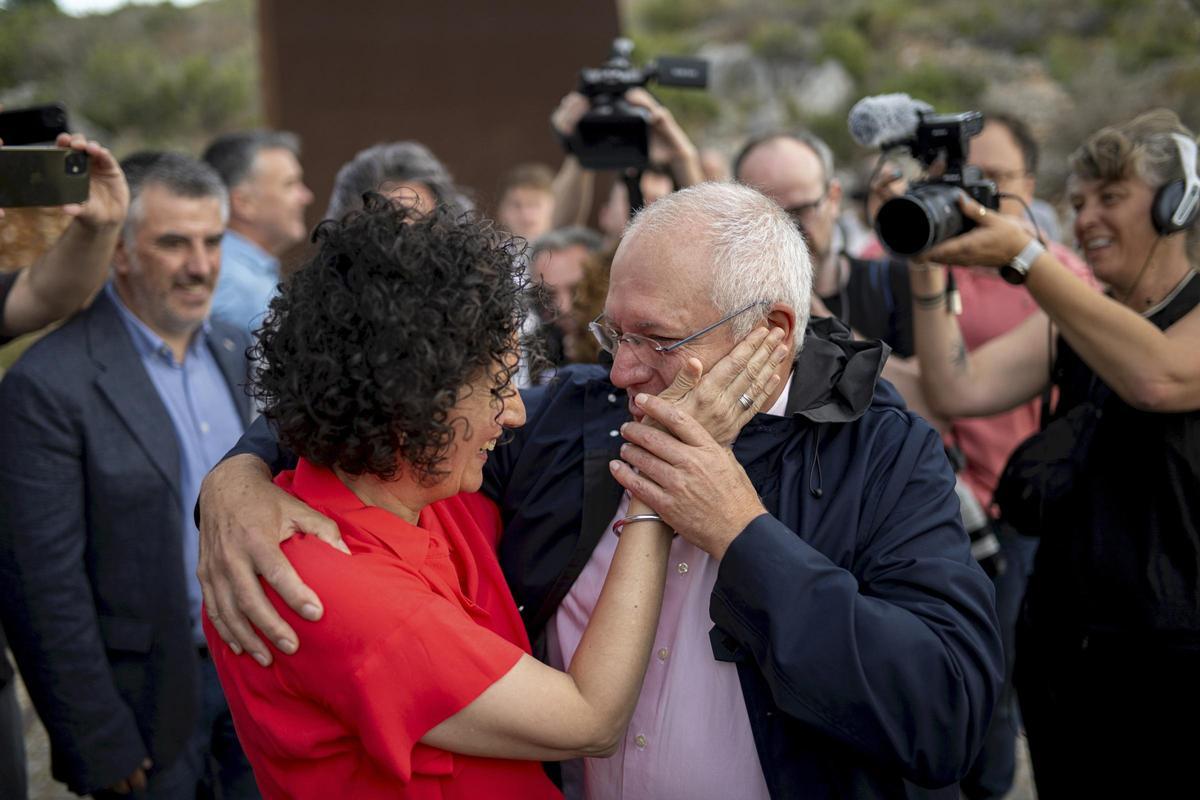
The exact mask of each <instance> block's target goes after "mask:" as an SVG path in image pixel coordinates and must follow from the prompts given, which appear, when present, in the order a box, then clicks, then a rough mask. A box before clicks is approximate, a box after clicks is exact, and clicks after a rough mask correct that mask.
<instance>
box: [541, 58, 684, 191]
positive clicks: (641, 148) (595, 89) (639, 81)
mask: <svg viewBox="0 0 1200 800" xmlns="http://www.w3.org/2000/svg"><path fill="white" fill-rule="evenodd" d="M632 53H633V42H631V41H629V40H628V39H617V40H615V41H614V42H613V46H612V55H611V56H610V57H609V59H608V61H606V62H604V64H603V66H600V67H589V68H585V69H583V70H581V71H580V73H579V92H580V93H581V94H583V95H585V96H586V97H587V98H588V99H589V100H590V101H591V107H590V108H589V109H588V110H587V112H586V113H585V114H584V115H583V117H582V118H581V119H580V120H579V124H578V125H577V126H576V128H575V135H574V136H572V137H571V138H570V139H568V140H567V141H566V142H565V144H566V147H567V150H569V151H570V152H571V153H572V154H573V155H574V156H575V157H576V158H578V159H579V163H580V164H582V165H583V166H584V167H586V168H588V169H627V168H634V169H644V168H645V167H646V166H647V164H648V163H649V152H650V126H649V120H648V119H647V116H648V114H647V112H646V110H645V109H643V108H639V107H637V106H634V105H631V104H630V103H629V102H628V101H626V100H625V92H627V91H628V90H630V89H632V88H634V87H635V86H645V85H647V84H648V83H650V82H651V81H657V82H658V83H660V84H662V85H663V86H678V87H686V88H697V89H703V88H705V87H706V86H707V85H708V62H707V61H705V60H704V59H701V58H676V57H663V58H659V59H658V60H657V61H655V62H652V63H650V64H648V65H646V66H645V67H644V68H638V67H634V66H633V64H632V63H631V62H630V60H629V56H630V55H631V54H632Z"/></svg>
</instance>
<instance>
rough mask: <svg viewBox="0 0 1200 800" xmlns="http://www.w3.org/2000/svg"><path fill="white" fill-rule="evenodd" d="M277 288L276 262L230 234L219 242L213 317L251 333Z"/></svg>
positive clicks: (253, 244) (240, 237) (253, 246)
mask: <svg viewBox="0 0 1200 800" xmlns="http://www.w3.org/2000/svg"><path fill="white" fill-rule="evenodd" d="M278 286H279V259H277V258H275V256H273V255H271V254H270V253H268V252H267V251H266V250H263V249H262V248H261V247H259V246H258V245H256V244H255V243H254V242H252V241H250V240H249V239H247V238H246V237H245V236H242V235H241V234H238V233H235V232H234V231H231V230H226V231H225V236H224V237H222V239H221V275H220V277H218V278H217V291H216V293H215V294H214V295H213V304H212V315H213V317H214V318H215V319H219V320H221V321H222V322H228V323H229V324H230V325H236V326H237V327H239V328H242V329H243V330H245V331H246V333H253V332H254V329H255V328H257V327H258V326H259V325H261V324H262V320H263V316H264V315H265V314H266V313H267V304H268V303H270V302H271V298H272V297H274V296H275V293H276V291H277V290H278Z"/></svg>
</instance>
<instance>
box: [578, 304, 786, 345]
mask: <svg viewBox="0 0 1200 800" xmlns="http://www.w3.org/2000/svg"><path fill="white" fill-rule="evenodd" d="M767 305H768V303H767V301H765V300H755V301H754V302H753V303H751V304H750V305H748V306H746V307H745V308H739V309H738V310H737V311H734V312H733V313H732V314H726V315H725V316H723V317H721V318H720V319H719V320H717V321H716V322H714V323H713V324H712V325H709V326H708V327H707V328H704V329H702V330H699V331H696V332H695V333H693V334H689V335H688V336H685V337H683V338H682V339H679V340H678V341H675V342H672V343H671V344H665V343H664V342H663V341H662V340H660V339H656V338H654V337H651V336H641V335H640V334H636V333H621V332H620V331H618V330H617V329H616V328H614V327H612V326H611V325H609V324H608V321H607V320H605V319H604V314H603V313H601V314H600V316H598V317H596V318H595V319H594V320H592V321H591V322H589V323H588V330H589V331H591V332H592V336H595V337H596V342H597V343H598V344H599V345H600V347H601V349H603V350H604V351H605V352H606V353H611V354H612V355H614V356H615V355H616V354H617V348H618V347H620V346H621V345H623V344H627V345H632V346H633V347H634V348H635V352H637V350H644V349H645V348H647V347H648V348H649V349H651V350H653V351H654V352H656V353H670V352H671V351H673V350H677V349H679V348H680V347H683V346H684V345H685V344H687V343H688V342H693V341H695V340H696V339H699V338H700V337H701V336H703V335H704V334H706V333H709V332H711V331H713V330H716V329H717V328H719V327H721V326H722V325H724V324H725V323H726V322H729V321H730V320H731V319H733V318H734V317H737V316H739V315H741V314H745V313H746V312H747V311H749V310H750V309H752V308H760V307H761V308H765V307H766V306H767Z"/></svg>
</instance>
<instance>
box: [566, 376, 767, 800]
mask: <svg viewBox="0 0 1200 800" xmlns="http://www.w3.org/2000/svg"><path fill="white" fill-rule="evenodd" d="M789 383H790V381H789ZM787 398H788V384H785V388H784V392H783V394H782V395H781V396H780V398H779V400H778V401H777V402H776V403H775V405H774V406H773V407H772V408H771V409H770V411H767V412H766V413H768V414H774V415H776V416H782V414H783V411H784V409H785V408H786V407H787ZM628 508H629V498H628V496H626V497H624V498H622V500H621V504H620V505H619V506H618V507H617V513H616V515H615V516H614V517H613V521H614V522H615V521H616V520H618V519H620V518H622V517H624V516H625V514H626V512H627V511H628ZM616 548H617V537H616V536H614V535H613V532H612V526H611V525H610V526H609V528H608V530H606V531H605V533H604V535H603V536H602V537H601V539H600V542H599V544H597V545H596V549H595V550H594V551H593V552H592V557H591V558H590V559H589V560H588V563H587V564H586V565H585V566H584V568H583V572H582V573H580V575H579V578H578V579H577V580H576V581H575V585H574V586H572V587H571V591H570V592H568V594H567V596H566V598H565V599H564V600H563V602H562V604H561V605H560V606H559V608H558V612H557V613H556V614H555V616H554V619H553V620H552V621H551V625H552V626H553V630H552V631H551V636H550V637H549V642H550V648H551V653H550V657H551V660H552V661H553V662H554V663H557V664H563V665H567V664H570V663H571V658H572V657H573V656H574V655H575V648H577V647H578V646H579V640H580V639H581V638H582V637H583V630H584V628H585V627H586V626H587V621H588V618H589V617H590V616H591V613H592V610H593V609H594V608H595V607H596V601H597V600H598V599H599V597H600V589H601V588H602V587H603V586H604V579H605V577H606V576H607V575H608V568H609V565H611V564H612V558H613V553H614V552H615V551H616ZM719 566H720V562H718V561H716V560H715V559H713V558H711V557H710V556H709V555H708V553H705V552H704V551H703V550H701V549H700V548H698V547H696V546H694V545H691V544H688V543H687V542H686V541H684V540H683V539H682V538H676V539H675V541H674V542H673V543H672V545H671V554H670V560H669V562H668V568H667V585H666V590H665V592H664V594H663V607H662V614H661V616H660V617H659V620H658V632H657V634H656V635H655V639H654V650H653V651H652V652H651V654H650V666H649V668H648V669H647V670H646V680H645V682H644V683H643V684H642V693H641V695H640V696H639V697H638V704H637V708H636V709H635V710H634V712H633V719H632V720H631V721H630V723H629V730H628V731H627V732H626V734H625V739H624V740H623V741H622V742H621V745H620V747H619V749H618V750H617V752H616V754H615V755H614V756H612V757H611V758H589V759H585V761H584V789H585V794H586V797H587V798H589V800H616V799H617V798H626V799H627V800H635V798H655V800H672V799H673V798H680V800H684V799H685V798H686V800H705V798H712V799H713V800H728V798H732V797H736V798H739V800H756V798H762V800H768V798H769V797H770V794H769V793H768V792H767V784H766V780H765V779H764V778H763V773H762V765H761V764H760V763H759V760H758V750H757V749H756V748H755V746H754V736H753V734H752V733H751V730H750V719H749V716H748V714H747V712H746V700H745V698H744V697H742V686H741V683H740V682H739V681H738V674H737V665H736V664H732V663H729V662H721V661H717V660H716V659H714V658H713V654H712V646H711V645H710V644H709V639H708V632H709V630H710V629H711V628H712V627H713V622H712V619H711V618H710V617H709V615H708V602H709V598H710V596H711V595H712V590H713V586H714V585H715V584H716V581H717V569H718V567H719Z"/></svg>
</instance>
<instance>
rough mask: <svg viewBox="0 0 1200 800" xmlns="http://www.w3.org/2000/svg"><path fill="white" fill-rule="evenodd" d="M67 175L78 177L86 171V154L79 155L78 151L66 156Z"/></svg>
mask: <svg viewBox="0 0 1200 800" xmlns="http://www.w3.org/2000/svg"><path fill="white" fill-rule="evenodd" d="M66 165H67V174H68V175H79V174H80V173H82V172H86V171H87V153H80V152H79V151H78V150H75V151H72V152H70V153H68V154H67V159H66Z"/></svg>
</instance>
